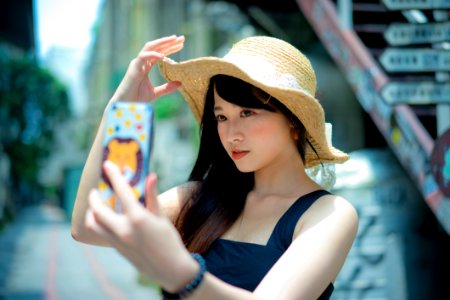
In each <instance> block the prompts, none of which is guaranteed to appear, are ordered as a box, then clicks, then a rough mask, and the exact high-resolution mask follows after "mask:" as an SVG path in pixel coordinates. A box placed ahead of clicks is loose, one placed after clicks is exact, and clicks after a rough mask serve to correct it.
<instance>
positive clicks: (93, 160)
mask: <svg viewBox="0 0 450 300" xmlns="http://www.w3.org/2000/svg"><path fill="white" fill-rule="evenodd" d="M103 119H104V118H102V120H101V122H100V126H99V128H98V131H97V134H96V136H95V139H94V142H93V144H92V147H91V149H90V151H89V155H88V158H87V160H86V163H85V165H84V168H83V172H82V175H81V178H80V183H79V186H78V191H77V196H76V200H75V205H74V209H73V212H72V236H73V238H74V239H76V240H77V241H80V242H83V243H88V244H95V245H102V246H108V243H107V242H106V241H102V240H99V239H98V238H97V237H95V238H94V237H91V235H90V234H89V232H88V231H87V229H86V226H85V216H86V211H87V209H88V206H89V204H88V196H89V192H90V191H91V189H93V188H96V187H97V183H98V180H99V178H100V175H101V161H102V132H103V126H104V124H103V123H104V120H103Z"/></svg>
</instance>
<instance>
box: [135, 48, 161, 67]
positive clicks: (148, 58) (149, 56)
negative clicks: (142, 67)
mask: <svg viewBox="0 0 450 300" xmlns="http://www.w3.org/2000/svg"><path fill="white" fill-rule="evenodd" d="M164 57H165V55H164V54H163V53H160V52H156V51H143V52H141V53H139V55H138V58H139V59H140V60H141V61H142V62H151V63H152V64H154V63H155V62H157V61H160V60H162V59H163V58H164Z"/></svg>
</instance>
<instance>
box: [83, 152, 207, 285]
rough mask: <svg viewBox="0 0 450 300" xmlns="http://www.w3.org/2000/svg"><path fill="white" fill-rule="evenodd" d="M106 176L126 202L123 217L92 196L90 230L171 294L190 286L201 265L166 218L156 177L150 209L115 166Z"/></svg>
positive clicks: (149, 188) (108, 166) (150, 186)
mask: <svg viewBox="0 0 450 300" xmlns="http://www.w3.org/2000/svg"><path fill="white" fill-rule="evenodd" d="M104 168H105V172H106V175H107V176H108V178H109V179H110V181H111V184H112V186H113V188H114V191H115V192H116V195H117V196H118V198H119V199H120V201H121V202H122V207H123V213H122V214H117V213H115V212H114V211H113V210H112V209H110V208H109V207H107V206H105V205H103V203H102V201H101V199H100V197H99V194H98V192H97V191H96V190H92V191H91V193H90V194H89V206H90V207H89V209H88V211H87V214H86V220H85V222H86V227H87V228H88V229H89V230H90V231H91V232H92V233H93V234H95V235H97V236H98V237H99V238H103V239H107V240H108V241H109V242H110V244H111V245H112V246H113V247H115V248H116V249H117V250H118V251H119V252H120V253H121V254H122V255H124V256H125V257H126V258H127V259H128V260H130V261H131V262H132V263H133V264H134V265H135V266H136V267H137V268H138V269H139V270H140V271H141V272H143V273H144V274H146V275H147V276H149V277H150V278H152V279H153V280H155V281H157V282H159V283H160V284H161V286H162V287H164V288H165V289H166V290H168V291H172V292H173V291H176V290H179V289H181V288H182V287H183V286H185V285H186V284H187V283H189V282H190V281H191V280H192V279H193V278H194V277H195V274H196V273H197V272H198V270H199V266H198V264H197V263H196V262H195V260H194V259H193V258H192V257H191V256H190V254H189V252H188V251H187V250H186V248H185V247H184V245H183V243H182V241H181V238H180V236H179V234H178V232H177V231H176V229H175V227H174V226H173V225H172V223H171V222H170V221H169V219H168V218H167V217H165V216H162V215H161V213H160V209H159V206H158V202H157V199H156V193H155V184H156V176H155V175H154V174H151V175H150V176H149V177H148V178H147V180H146V188H145V200H146V206H147V209H145V208H144V207H143V206H142V205H141V204H139V202H138V201H137V199H136V197H135V196H134V193H133V191H132V189H131V187H130V186H129V184H128V183H127V182H126V180H125V178H124V177H123V176H122V175H121V173H120V170H119V169H118V167H117V166H116V165H114V164H113V163H112V162H109V161H107V162H105V163H104Z"/></svg>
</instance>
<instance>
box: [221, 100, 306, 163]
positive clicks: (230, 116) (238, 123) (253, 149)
mask: <svg viewBox="0 0 450 300" xmlns="http://www.w3.org/2000/svg"><path fill="white" fill-rule="evenodd" d="M214 115H215V118H216V121H217V131H218V134H219V137H220V141H221V143H222V145H223V147H224V148H225V150H226V151H227V153H228V155H229V156H230V157H231V159H232V160H233V161H234V163H235V164H236V167H237V168H238V169H239V170H240V171H241V172H257V171H258V170H262V169H264V168H267V167H269V166H271V165H277V164H279V163H283V162H284V163H286V162H289V161H290V155H292V153H298V151H297V149H296V146H295V143H294V141H293V138H292V136H291V128H290V126H289V121H288V120H287V118H286V117H285V116H284V115H283V114H281V113H279V112H271V111H268V110H265V109H255V108H246V107H242V106H238V105H235V104H232V103H230V102H227V101H225V100H224V99H223V98H221V97H220V96H219V95H218V94H217V92H216V91H214Z"/></svg>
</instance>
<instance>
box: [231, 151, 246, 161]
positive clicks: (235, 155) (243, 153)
mask: <svg viewBox="0 0 450 300" xmlns="http://www.w3.org/2000/svg"><path fill="white" fill-rule="evenodd" d="M249 152H250V151H243V150H233V151H231V158H233V159H234V160H238V159H241V158H243V157H244V156H246V155H247V154H248V153H249Z"/></svg>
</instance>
